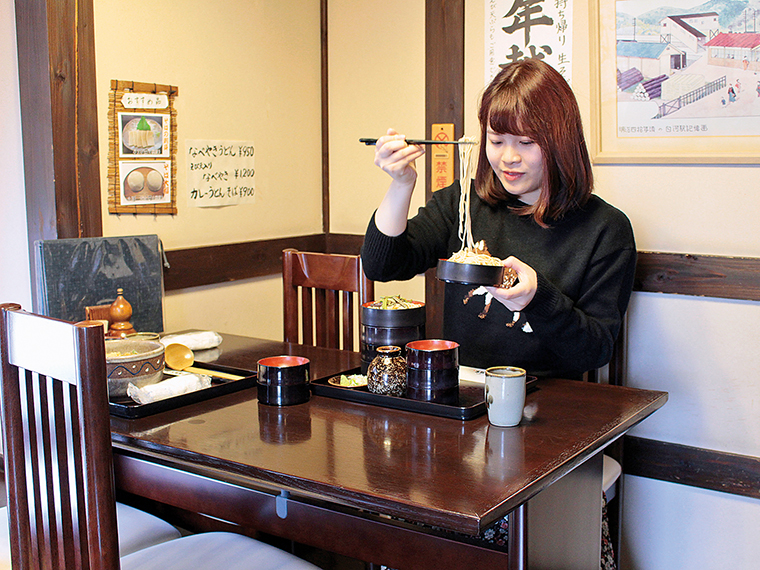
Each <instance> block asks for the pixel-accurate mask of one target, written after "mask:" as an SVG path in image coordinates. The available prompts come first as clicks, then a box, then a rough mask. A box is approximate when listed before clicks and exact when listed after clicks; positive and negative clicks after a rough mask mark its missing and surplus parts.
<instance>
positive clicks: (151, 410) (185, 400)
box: [108, 362, 256, 419]
mask: <svg viewBox="0 0 760 570" xmlns="http://www.w3.org/2000/svg"><path fill="white" fill-rule="evenodd" d="M193 368H203V369H205V370H208V371H209V376H211V386H209V387H208V388H204V389H203V390H197V391H196V392H190V393H189V394H182V395H180V396H175V397H173V398H167V399H166V400H159V401H158V402H151V403H149V404H138V403H137V402H135V401H134V400H132V398H130V397H128V396H119V397H116V398H112V399H110V400H109V402H108V408H109V411H110V412H111V415H112V416H119V417H122V418H128V419H135V418H143V417H145V416H151V415H153V414H158V413H160V412H165V411H167V410H174V409H176V408H180V407H182V406H188V405H190V404H195V403H197V402H202V401H204V400H208V399H211V398H216V397H218V396H222V395H224V394H231V393H233V392H238V391H240V390H244V389H246V388H252V387H254V386H256V373H255V372H251V371H250V370H239V369H237V368H230V367H228V366H219V365H217V364H205V363H203V362H196V363H195V364H193ZM214 371H217V372H227V373H229V374H236V375H238V376H242V378H241V379H240V380H226V379H221V378H214V377H213V373H214ZM168 377H169V375H166V374H165V375H164V379H166V378H168Z"/></svg>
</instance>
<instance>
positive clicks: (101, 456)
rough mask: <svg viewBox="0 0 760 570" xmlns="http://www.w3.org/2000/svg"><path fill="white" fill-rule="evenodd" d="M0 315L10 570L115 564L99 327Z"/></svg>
mask: <svg viewBox="0 0 760 570" xmlns="http://www.w3.org/2000/svg"><path fill="white" fill-rule="evenodd" d="M0 313H1V316H2V318H0V341H1V342H2V350H1V351H0V360H2V376H1V377H0V378H1V379H2V418H3V437H4V442H5V448H6V453H5V458H4V460H5V467H6V485H7V487H8V506H9V518H10V535H11V558H12V562H13V567H14V569H21V570H27V569H28V570H31V569H37V568H44V569H47V568H50V569H51V570H64V569H69V568H82V569H84V570H118V568H119V558H118V537H117V530H116V503H115V497H114V488H113V463H112V457H111V437H110V436H111V431H110V418H109V414H108V394H107V384H106V382H105V381H104V379H105V373H106V367H105V343H104V342H103V328H102V326H100V325H99V324H96V323H79V324H72V323H66V322H64V321H58V320H56V319H50V318H48V317H42V316H38V315H32V314H30V313H25V312H23V311H21V310H20V308H19V307H18V306H17V305H2V306H0Z"/></svg>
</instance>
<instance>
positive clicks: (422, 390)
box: [406, 339, 459, 404]
mask: <svg viewBox="0 0 760 570" xmlns="http://www.w3.org/2000/svg"><path fill="white" fill-rule="evenodd" d="M406 367H407V370H406V384H407V385H406V395H407V397H408V398H412V399H414V400H423V401H427V402H437V403H441V404H456V403H457V402H458V400H459V344H458V343H456V342H454V341H451V340H440V339H430V340H415V341H413V342H410V343H408V344H407V345H406Z"/></svg>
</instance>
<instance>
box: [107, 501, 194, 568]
mask: <svg viewBox="0 0 760 570" xmlns="http://www.w3.org/2000/svg"><path fill="white" fill-rule="evenodd" d="M116 522H117V523H118V529H119V556H126V555H128V554H132V553H133V552H137V551H138V550H142V549H143V548H148V547H149V546H153V545H155V544H161V543H162V542H166V541H168V540H174V539H177V538H179V537H180V536H181V534H180V532H179V531H178V530H177V529H176V528H174V527H173V526H172V525H170V524H169V523H168V522H166V521H165V520H162V519H160V518H158V517H154V516H153V515H151V514H149V513H146V512H145V511H141V510H139V509H136V508H134V507H130V506H129V505H125V504H123V503H116Z"/></svg>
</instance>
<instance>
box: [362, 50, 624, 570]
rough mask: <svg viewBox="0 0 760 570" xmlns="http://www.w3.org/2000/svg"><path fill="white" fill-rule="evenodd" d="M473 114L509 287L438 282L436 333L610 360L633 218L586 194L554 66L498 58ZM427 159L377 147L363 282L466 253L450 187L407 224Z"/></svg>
mask: <svg viewBox="0 0 760 570" xmlns="http://www.w3.org/2000/svg"><path fill="white" fill-rule="evenodd" d="M478 118H479V121H480V130H481V133H480V134H481V137H480V140H481V141H482V142H481V145H480V153H479V157H478V165H477V172H476V175H475V180H474V190H475V192H474V193H473V194H472V196H471V201H470V217H471V225H472V236H473V239H474V241H480V240H484V241H485V243H486V246H487V247H488V249H489V251H490V253H491V255H494V256H497V257H499V258H502V259H503V264H504V265H505V266H506V267H509V268H512V269H513V270H514V271H515V272H516V273H517V276H518V282H517V284H516V285H514V286H513V287H510V288H508V289H502V288H495V287H487V288H473V287H472V286H468V285H458V284H451V283H447V284H446V292H445V299H444V314H443V316H444V333H443V336H444V338H446V339H449V340H455V341H457V342H458V343H459V344H460V349H459V350H460V362H461V363H462V364H465V365H469V366H475V367H479V368H484V367H488V366H496V365H511V366H520V367H522V368H525V369H527V371H528V372H529V373H530V374H533V375H538V376H560V377H565V378H577V377H580V376H581V374H582V373H583V372H585V371H587V370H591V369H594V368H599V367H601V366H603V365H604V364H606V363H608V362H609V360H610V358H611V356H612V347H613V344H614V342H615V339H616V338H617V335H618V332H619V330H620V326H621V322H622V319H623V315H624V314H625V310H626V308H627V306H628V300H629V298H630V295H631V289H632V287H633V277H634V271H635V267H636V245H635V243H634V238H633V230H632V229H631V224H630V222H629V220H628V218H627V217H626V216H625V214H623V213H622V212H620V211H619V210H617V209H616V208H614V207H612V206H611V205H609V204H607V203H606V202H605V201H604V200H602V199H601V198H599V197H598V196H595V195H592V190H593V175H592V172H591V162H590V159H589V155H588V150H587V148H586V142H585V139H584V136H583V126H582V123H581V118H580V112H579V110H578V104H577V102H576V100H575V96H574V95H573V92H572V90H571V89H570V87H569V86H568V84H567V83H566V82H565V80H564V79H563V78H562V76H561V75H560V74H559V73H558V72H557V71H555V70H554V69H553V68H552V67H550V66H549V65H547V64H545V63H543V62H541V61H538V60H525V61H521V62H518V63H513V64H510V65H508V66H506V67H505V68H504V69H503V70H502V71H501V72H500V73H499V74H498V75H497V76H496V77H495V78H494V79H493V81H492V82H491V83H490V85H489V86H488V87H487V88H486V90H485V91H484V93H483V97H482V100H481V104H480V110H479V113H478ZM423 153H424V150H423V148H422V147H420V146H414V145H407V144H406V142H405V141H404V136H403V135H399V134H397V133H396V132H395V131H394V130H392V129H391V130H389V131H388V134H387V135H386V136H384V137H381V138H380V139H379V140H378V141H377V145H376V148H375V164H377V165H378V166H379V167H380V168H382V169H383V170H384V171H385V172H387V173H388V174H389V175H390V176H391V178H392V181H391V184H390V187H389V189H388V191H387V193H386V195H385V197H384V198H383V201H382V203H381V204H380V207H379V208H378V209H377V211H376V212H375V214H374V216H373V217H372V220H370V223H369V227H368V228H367V233H366V236H365V241H364V246H363V247H362V261H363V263H364V270H365V272H366V274H367V276H368V277H369V278H370V279H373V280H378V281H390V280H399V279H410V278H412V277H413V276H415V275H417V274H419V273H422V272H423V271H425V270H426V269H429V268H431V267H435V266H436V265H437V262H438V260H439V259H441V258H444V259H445V258H448V257H450V256H451V254H452V253H454V252H455V251H458V250H460V249H461V247H462V241H461V238H460V237H459V223H460V220H459V205H460V185H459V183H458V182H455V183H454V184H452V185H451V186H449V187H448V188H444V189H443V190H440V191H438V192H436V193H435V194H434V195H433V197H432V199H431V200H430V201H429V202H428V203H427V205H426V206H424V207H423V208H420V211H419V213H418V214H417V215H416V216H415V217H414V218H412V219H411V220H408V221H407V218H408V213H409V204H410V200H411V196H412V192H413V190H414V186H415V183H416V181H417V172H416V170H415V168H414V161H415V160H416V159H417V158H419V157H420V156H422V154H423ZM481 289H484V291H481ZM481 292H487V295H484V299H483V301H484V302H485V303H487V302H489V301H490V300H491V299H495V300H496V301H498V302H497V303H495V304H494V305H495V306H491V307H490V308H489V310H488V311H487V312H486V311H485V310H484V309H483V307H482V306H479V305H478V304H477V302H476V301H475V297H474V295H478V294H479V293H481ZM605 504H606V503H605ZM603 529H604V530H603V542H602V561H601V567H602V568H604V569H609V568H614V558H613V554H612V550H611V546H610V543H609V530H608V528H607V517H606V516H604V521H603ZM507 534H508V528H507V521H506V519H504V520H502V521H499V522H498V523H497V524H496V525H494V526H493V527H491V528H489V529H488V530H486V531H485V532H484V533H483V535H482V538H483V539H484V540H486V541H488V542H492V543H496V544H500V545H503V546H506V540H507Z"/></svg>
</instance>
